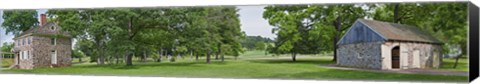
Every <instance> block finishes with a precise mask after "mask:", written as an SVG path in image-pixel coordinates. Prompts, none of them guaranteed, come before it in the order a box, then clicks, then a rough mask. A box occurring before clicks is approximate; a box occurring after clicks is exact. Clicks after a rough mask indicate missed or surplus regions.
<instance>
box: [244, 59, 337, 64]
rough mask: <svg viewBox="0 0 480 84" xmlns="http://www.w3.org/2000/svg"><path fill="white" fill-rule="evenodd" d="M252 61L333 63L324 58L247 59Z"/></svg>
mask: <svg viewBox="0 0 480 84" xmlns="http://www.w3.org/2000/svg"><path fill="white" fill-rule="evenodd" d="M248 61H250V62H254V63H271V64H279V63H300V64H333V63H335V62H333V61H331V60H326V59H297V60H296V61H292V59H255V60H248Z"/></svg>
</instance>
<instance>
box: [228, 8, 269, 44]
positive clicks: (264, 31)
mask: <svg viewBox="0 0 480 84" xmlns="http://www.w3.org/2000/svg"><path fill="white" fill-rule="evenodd" d="M263 7H265V6H237V8H239V9H240V10H239V11H238V14H239V15H240V23H241V25H242V26H241V28H242V31H245V33H246V34H247V35H249V36H262V37H268V38H270V39H274V38H275V37H276V35H275V34H272V28H273V26H270V25H269V24H268V21H267V20H265V19H263V17H262V16H263V11H264V9H263Z"/></svg>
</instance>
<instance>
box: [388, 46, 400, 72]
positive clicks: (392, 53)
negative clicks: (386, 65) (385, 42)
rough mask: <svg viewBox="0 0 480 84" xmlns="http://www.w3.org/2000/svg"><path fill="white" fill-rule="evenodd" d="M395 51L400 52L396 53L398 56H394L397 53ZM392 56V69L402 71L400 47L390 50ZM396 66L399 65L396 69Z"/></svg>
mask: <svg viewBox="0 0 480 84" xmlns="http://www.w3.org/2000/svg"><path fill="white" fill-rule="evenodd" d="M395 49H398V52H396V53H398V56H394V53H395V52H394V50H395ZM390 56H391V68H392V69H400V65H401V57H400V46H395V47H393V48H392V49H391V50H390ZM394 59H397V60H398V61H396V62H398V63H394V62H395V61H394ZM395 65H397V66H396V67H394V66H395Z"/></svg>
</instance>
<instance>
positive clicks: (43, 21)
mask: <svg viewBox="0 0 480 84" xmlns="http://www.w3.org/2000/svg"><path fill="white" fill-rule="evenodd" d="M46 23H47V15H45V14H40V26H43V25H45V24H46Z"/></svg>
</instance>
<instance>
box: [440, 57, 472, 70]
mask: <svg viewBox="0 0 480 84" xmlns="http://www.w3.org/2000/svg"><path fill="white" fill-rule="evenodd" d="M454 65H455V58H448V59H447V58H445V59H443V62H442V66H441V67H440V69H443V70H452V71H465V72H468V71H469V68H468V58H466V57H463V58H459V59H458V64H457V67H456V68H453V66H454Z"/></svg>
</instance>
